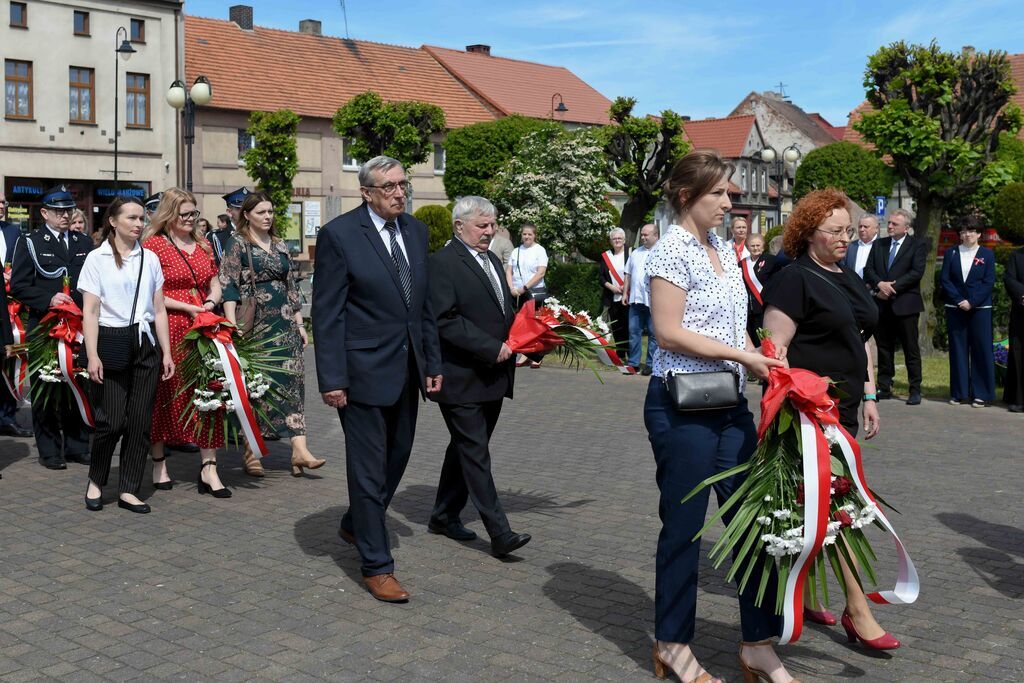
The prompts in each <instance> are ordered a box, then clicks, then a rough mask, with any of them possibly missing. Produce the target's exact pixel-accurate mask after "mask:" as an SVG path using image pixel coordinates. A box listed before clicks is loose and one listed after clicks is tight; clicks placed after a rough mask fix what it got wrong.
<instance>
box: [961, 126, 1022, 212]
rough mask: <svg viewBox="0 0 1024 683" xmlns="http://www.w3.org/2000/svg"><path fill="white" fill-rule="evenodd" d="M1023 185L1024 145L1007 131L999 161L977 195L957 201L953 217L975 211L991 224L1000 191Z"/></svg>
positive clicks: (984, 177)
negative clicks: (1010, 186)
mask: <svg viewBox="0 0 1024 683" xmlns="http://www.w3.org/2000/svg"><path fill="white" fill-rule="evenodd" d="M1020 182H1024V141H1022V140H1019V139H1017V137H1016V136H1014V135H1011V134H1010V133H1007V132H1005V131H1004V132H1002V133H1000V134H999V148H998V149H997V150H996V158H995V159H994V160H993V161H992V162H991V163H990V164H988V165H987V166H985V170H984V171H982V174H981V182H980V183H979V184H978V189H977V191H975V192H974V194H972V195H969V196H966V197H964V199H963V200H962V201H954V202H953V205H952V206H951V208H950V213H951V214H953V215H957V214H964V213H968V212H969V211H970V210H971V209H972V208H973V209H976V210H978V211H980V212H981V213H982V214H984V215H985V216H986V217H987V218H988V219H990V220H991V219H992V218H993V217H994V215H995V214H994V211H995V206H994V202H995V199H996V195H998V194H999V191H1000V190H1002V189H1003V188H1004V187H1006V186H1007V185H1009V184H1010V183H1020Z"/></svg>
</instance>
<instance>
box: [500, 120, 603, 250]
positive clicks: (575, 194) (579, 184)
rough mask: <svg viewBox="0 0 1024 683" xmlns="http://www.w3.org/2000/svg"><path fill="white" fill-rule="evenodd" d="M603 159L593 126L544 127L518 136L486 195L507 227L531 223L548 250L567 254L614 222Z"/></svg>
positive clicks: (538, 238)
mask: <svg viewBox="0 0 1024 683" xmlns="http://www.w3.org/2000/svg"><path fill="white" fill-rule="evenodd" d="M605 163H606V162H605V158H604V153H603V152H602V148H601V144H600V142H599V141H598V140H597V138H596V137H595V135H594V133H593V132H592V131H590V130H586V129H581V130H576V131H564V130H561V129H545V130H542V131H538V132H536V133H531V134H530V135H528V136H526V138H524V139H523V142H522V144H521V145H520V147H519V151H518V152H517V153H516V155H515V156H513V157H512V158H511V159H510V160H509V161H508V163H506V164H505V166H504V167H502V169H501V170H500V171H499V172H498V174H497V175H496V176H495V177H494V179H493V180H492V181H491V183H490V184H489V185H488V189H487V193H486V194H485V196H487V197H490V199H491V201H493V202H494V205H495V207H497V209H498V212H499V215H500V216H501V217H502V220H503V221H505V222H506V224H508V225H509V226H511V227H510V230H511V229H512V228H518V226H520V225H522V224H523V223H532V224H533V225H535V226H536V227H537V241H538V242H540V243H541V244H542V245H544V246H545V247H546V248H547V249H548V250H549V251H554V252H558V253H564V254H571V253H573V252H574V251H577V250H578V249H579V247H580V246H581V245H585V244H587V243H588V242H590V241H591V240H593V239H594V238H596V237H597V236H598V235H600V234H601V233H603V232H605V231H607V230H608V228H609V227H611V226H612V225H614V223H612V216H611V213H610V212H609V211H608V209H607V201H606V199H605V195H606V194H607V192H608V190H609V187H608V183H607V179H606V176H605Z"/></svg>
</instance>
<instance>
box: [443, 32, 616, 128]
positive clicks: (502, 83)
mask: <svg viewBox="0 0 1024 683" xmlns="http://www.w3.org/2000/svg"><path fill="white" fill-rule="evenodd" d="M423 49H424V50H425V51H426V52H428V53H429V54H431V55H433V56H434V58H436V59H437V61H438V62H440V63H441V64H442V65H444V67H445V68H446V69H448V70H449V71H450V72H451V73H452V74H453V75H454V76H455V77H456V78H458V79H459V80H460V81H461V82H462V83H463V84H465V86H466V87H467V88H469V89H470V90H472V91H473V92H475V93H476V94H477V95H479V96H480V97H481V98H482V99H483V100H484V101H486V102H487V103H488V104H490V105H491V106H492V107H494V108H495V109H496V110H498V111H499V112H501V113H502V114H505V115H510V114H522V115H523V116H529V117H531V118H535V119H546V118H549V117H550V116H551V99H552V96H553V95H554V94H555V93H558V94H560V95H561V96H562V101H563V102H564V103H565V106H566V107H568V109H569V111H567V112H565V113H564V114H558V113H556V114H555V118H556V120H558V121H567V122H571V123H587V124H597V125H604V124H607V123H609V118H608V109H609V107H611V104H612V103H611V100H609V99H608V98H607V97H605V96H604V95H602V94H601V93H599V92H598V91H596V90H594V89H593V88H592V87H590V86H589V85H588V84H587V83H585V82H584V81H583V80H582V79H580V78H579V77H578V76H577V75H576V74H574V73H573V72H571V71H569V70H568V69H566V68H564V67H561V66H550V65H547V64H537V63H536V62H525V61H522V60H518V59H508V58H506V57H494V56H491V55H488V54H481V53H478V52H464V51H462V50H452V49H449V48H444V47H435V46H433V45H424V46H423ZM556 106H557V104H556Z"/></svg>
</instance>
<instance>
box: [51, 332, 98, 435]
mask: <svg viewBox="0 0 1024 683" xmlns="http://www.w3.org/2000/svg"><path fill="white" fill-rule="evenodd" d="M75 341H76V342H77V343H78V344H81V343H82V334H81V332H79V333H78V334H77V335H76V336H75ZM57 364H58V365H59V366H60V374H61V375H63V376H64V381H65V382H66V383H67V385H68V388H69V389H71V396H72V397H74V399H75V404H76V405H77V406H78V412H79V413H81V415H82V422H84V423H85V424H87V425H89V426H90V427H95V426H96V422H95V421H94V420H93V418H92V408H90V407H89V399H88V397H87V396H86V395H85V390H84V389H83V388H82V387H81V386H79V384H78V380H77V379H76V378H75V352H74V349H73V348H72V345H71V344H68V343H67V342H65V341H64V340H63V339H58V340H57Z"/></svg>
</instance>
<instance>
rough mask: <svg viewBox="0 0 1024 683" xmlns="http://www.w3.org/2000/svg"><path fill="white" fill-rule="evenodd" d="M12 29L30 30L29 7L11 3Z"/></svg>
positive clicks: (20, 3)
mask: <svg viewBox="0 0 1024 683" xmlns="http://www.w3.org/2000/svg"><path fill="white" fill-rule="evenodd" d="M11 27H12V28H28V5H26V4H25V3H23V2H12V3H11Z"/></svg>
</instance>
